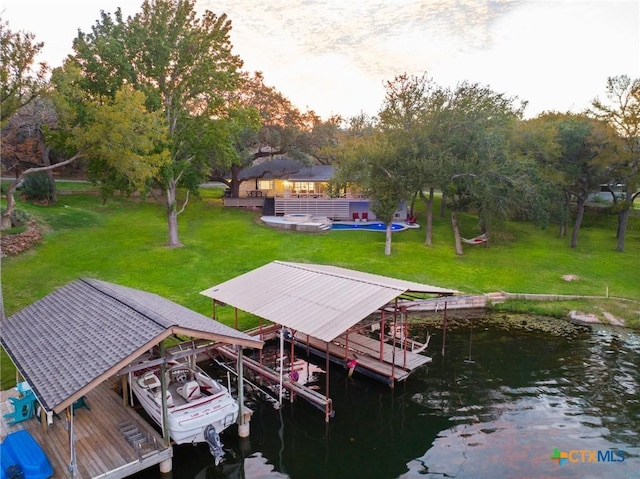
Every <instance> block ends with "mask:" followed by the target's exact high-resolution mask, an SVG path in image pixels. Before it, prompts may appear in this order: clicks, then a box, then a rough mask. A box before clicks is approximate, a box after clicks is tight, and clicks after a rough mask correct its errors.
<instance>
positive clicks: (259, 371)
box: [215, 346, 334, 418]
mask: <svg viewBox="0 0 640 479" xmlns="http://www.w3.org/2000/svg"><path fill="white" fill-rule="evenodd" d="M215 351H216V352H217V353H219V354H220V355H222V356H223V357H225V358H227V359H231V360H233V361H236V362H237V360H238V353H237V351H236V350H234V349H233V348H231V347H229V346H220V347H217V348H215ZM242 364H243V366H244V368H246V369H248V370H250V371H252V372H253V373H254V374H256V375H258V376H260V377H261V378H262V379H264V380H266V381H268V382H269V383H270V384H273V385H277V384H279V382H280V372H279V371H275V370H274V369H272V368H270V367H268V366H266V365H265V364H261V363H260V362H259V361H256V360H254V359H251V358H248V357H244V358H243V360H242ZM282 388H283V389H285V390H287V391H289V393H290V395H291V396H290V397H295V396H299V397H301V398H303V399H304V400H306V401H307V402H308V403H310V404H311V405H313V406H315V407H317V408H318V409H320V410H321V411H324V413H325V416H326V417H327V418H329V417H333V415H334V410H333V401H332V400H331V398H329V397H327V396H324V395H322V394H320V393H319V392H318V391H316V390H314V389H311V388H308V387H306V386H305V385H304V384H301V383H299V382H297V381H294V380H293V379H291V377H290V375H289V374H286V375H283V381H282Z"/></svg>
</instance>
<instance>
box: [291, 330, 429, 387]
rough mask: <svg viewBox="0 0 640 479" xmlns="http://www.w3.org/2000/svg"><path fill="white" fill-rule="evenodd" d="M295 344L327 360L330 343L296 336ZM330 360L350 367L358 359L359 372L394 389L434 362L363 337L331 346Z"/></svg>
mask: <svg viewBox="0 0 640 479" xmlns="http://www.w3.org/2000/svg"><path fill="white" fill-rule="evenodd" d="M294 340H295V344H296V345H297V346H299V347H300V348H302V349H304V348H308V349H309V350H310V351H311V352H313V353H314V354H316V355H318V356H320V357H323V358H324V357H325V355H326V350H327V343H325V342H324V341H321V340H319V339H316V338H314V337H312V336H309V335H306V334H301V333H296V335H295V337H294ZM328 346H329V348H328V349H329V356H330V357H329V359H330V361H332V362H334V363H336V364H342V365H346V363H347V362H348V361H349V360H351V359H356V360H357V362H358V364H357V366H356V368H355V370H356V371H357V372H360V373H362V374H365V375H367V376H370V377H373V378H375V379H378V380H380V381H383V382H385V383H387V384H389V385H390V386H393V383H394V382H396V381H403V380H405V379H406V378H407V377H409V375H410V374H411V372H412V371H413V370H414V369H416V368H418V367H420V366H422V365H424V364H428V363H430V362H431V361H432V359H431V358H430V357H428V356H425V355H422V354H417V353H414V352H411V351H407V350H404V349H402V348H399V347H397V346H393V345H392V344H388V343H382V355H381V351H380V346H381V343H380V341H379V340H377V339H373V338H370V337H368V336H365V335H363V334H359V333H349V335H348V336H347V335H342V336H339V337H338V338H336V339H335V340H334V341H332V342H330V343H328Z"/></svg>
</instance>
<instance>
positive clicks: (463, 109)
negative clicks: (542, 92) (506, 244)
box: [433, 82, 528, 254]
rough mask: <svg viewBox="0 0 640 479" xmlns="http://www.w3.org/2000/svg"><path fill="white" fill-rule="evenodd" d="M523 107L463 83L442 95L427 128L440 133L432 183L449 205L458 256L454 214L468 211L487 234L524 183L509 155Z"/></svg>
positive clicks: (509, 211)
mask: <svg viewBox="0 0 640 479" xmlns="http://www.w3.org/2000/svg"><path fill="white" fill-rule="evenodd" d="M524 107H525V104H523V103H520V104H518V103H517V99H516V98H512V97H507V96H505V95H504V94H502V93H497V92H494V91H493V90H491V89H490V88H489V87H486V86H481V85H478V84H472V83H468V82H463V83H461V84H459V85H458V86H457V87H456V88H455V89H453V90H452V91H450V92H449V93H448V94H447V95H446V99H445V101H444V103H443V104H442V105H441V106H439V107H438V110H437V113H436V118H435V119H434V120H433V124H434V125H436V126H434V128H436V131H439V132H441V135H442V137H441V139H440V140H439V141H438V142H437V143H436V144H435V145H436V147H437V149H438V151H439V169H440V173H439V174H438V178H439V179H440V181H442V190H443V192H444V193H445V194H446V196H447V198H448V200H449V203H450V206H451V224H452V227H453V232H454V239H455V248H456V252H457V253H458V254H463V249H462V241H461V235H460V231H459V225H458V212H459V211H461V210H463V209H466V208H470V207H472V208H474V209H475V211H476V212H477V214H478V221H479V229H480V232H482V233H484V234H486V235H487V237H490V235H489V234H488V233H489V232H490V230H491V229H492V228H495V227H497V226H498V225H499V223H500V222H502V221H504V220H505V219H507V218H508V217H509V215H510V214H512V213H513V211H514V208H517V206H518V204H519V203H520V201H521V199H522V191H526V190H528V185H527V184H526V183H527V181H528V178H527V176H526V174H524V172H523V171H522V169H521V166H520V164H519V163H518V159H517V158H516V157H515V156H514V154H513V148H512V135H513V132H514V129H515V125H517V122H518V121H520V120H521V118H522V112H523V109H524Z"/></svg>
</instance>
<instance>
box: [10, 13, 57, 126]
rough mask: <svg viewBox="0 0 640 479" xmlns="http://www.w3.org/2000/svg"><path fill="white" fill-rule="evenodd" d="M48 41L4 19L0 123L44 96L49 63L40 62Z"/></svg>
mask: <svg viewBox="0 0 640 479" xmlns="http://www.w3.org/2000/svg"><path fill="white" fill-rule="evenodd" d="M43 46H44V43H42V42H36V40H35V35H34V34H33V33H29V32H14V31H12V30H11V29H10V28H9V24H8V23H7V22H3V21H2V19H0V127H4V126H5V124H6V122H7V121H8V120H9V118H11V117H12V116H13V114H14V113H16V112H17V111H18V110H19V109H20V108H22V107H23V106H25V105H28V104H29V103H31V102H32V101H33V100H35V99H36V98H38V96H40V93H41V92H42V91H43V89H44V87H45V84H46V75H47V72H48V67H47V64H46V63H43V62H41V63H36V57H37V56H38V54H39V53H40V51H41V50H42V47H43Z"/></svg>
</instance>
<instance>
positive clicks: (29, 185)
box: [22, 173, 53, 201]
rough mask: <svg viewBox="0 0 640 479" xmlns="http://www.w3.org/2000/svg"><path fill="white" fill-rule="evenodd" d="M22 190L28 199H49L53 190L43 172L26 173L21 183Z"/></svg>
mask: <svg viewBox="0 0 640 479" xmlns="http://www.w3.org/2000/svg"><path fill="white" fill-rule="evenodd" d="M22 191H24V194H25V196H26V197H27V199H29V200H37V201H49V200H51V198H52V194H53V190H52V188H51V183H49V178H48V177H47V175H46V174H45V173H35V174H33V175H28V176H27V177H26V178H25V179H24V182H23V184H22Z"/></svg>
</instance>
